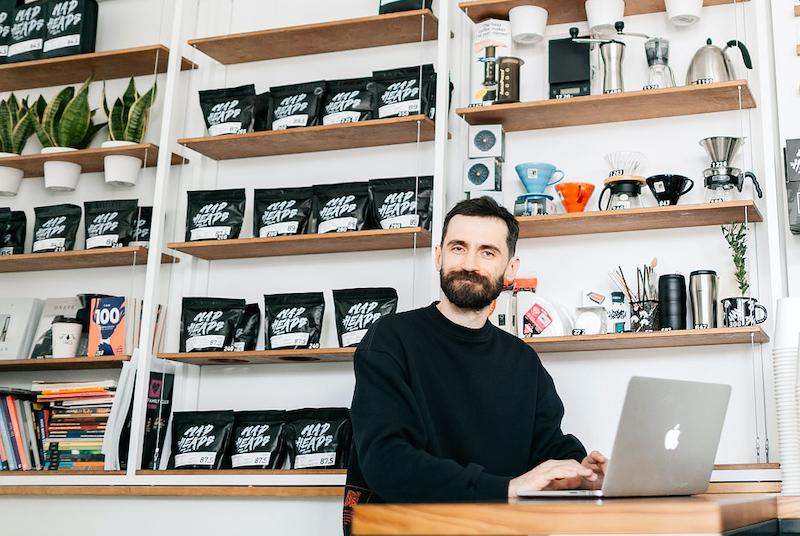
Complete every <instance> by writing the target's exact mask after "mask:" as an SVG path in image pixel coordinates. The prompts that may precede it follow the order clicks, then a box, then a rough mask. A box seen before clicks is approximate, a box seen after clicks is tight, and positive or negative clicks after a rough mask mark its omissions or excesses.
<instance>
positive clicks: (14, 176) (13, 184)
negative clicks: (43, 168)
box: [0, 153, 25, 197]
mask: <svg viewBox="0 0 800 536" xmlns="http://www.w3.org/2000/svg"><path fill="white" fill-rule="evenodd" d="M6 156H19V155H16V154H14V153H0V197H13V196H15V195H17V192H18V191H19V185H20V184H21V183H22V177H23V175H25V173H24V172H23V171H22V170H21V169H14V168H10V167H4V166H3V157H6Z"/></svg>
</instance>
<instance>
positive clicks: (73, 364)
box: [0, 355, 131, 474]
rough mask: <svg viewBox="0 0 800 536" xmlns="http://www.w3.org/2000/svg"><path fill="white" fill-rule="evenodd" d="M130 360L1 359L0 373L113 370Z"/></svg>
mask: <svg viewBox="0 0 800 536" xmlns="http://www.w3.org/2000/svg"><path fill="white" fill-rule="evenodd" d="M130 358H131V356H129V355H116V356H100V357H70V358H67V357H58V358H46V359H0V372H12V371H14V372H16V371H28V370H34V371H41V370H89V369H112V368H120V367H122V364H123V363H125V362H126V361H128V360H130ZM73 472H74V471H73ZM81 474H83V472H81Z"/></svg>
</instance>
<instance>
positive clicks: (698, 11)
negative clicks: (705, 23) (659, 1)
mask: <svg viewBox="0 0 800 536" xmlns="http://www.w3.org/2000/svg"><path fill="white" fill-rule="evenodd" d="M665 4H666V7H667V18H668V19H669V21H670V22H671V23H672V24H674V25H675V26H691V25H692V24H694V23H695V22H697V21H699V20H700V17H701V16H702V14H703V0H665Z"/></svg>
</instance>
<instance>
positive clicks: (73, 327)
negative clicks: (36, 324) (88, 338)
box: [50, 316, 83, 357]
mask: <svg viewBox="0 0 800 536" xmlns="http://www.w3.org/2000/svg"><path fill="white" fill-rule="evenodd" d="M50 329H51V330H52V334H53V357H75V356H76V355H77V353H78V343H79V342H80V339H81V332H82V331H83V323H82V322H81V321H80V320H78V319H77V318H67V317H65V316H57V317H55V318H54V319H53V323H52V324H51V326H50Z"/></svg>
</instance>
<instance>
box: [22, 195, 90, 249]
mask: <svg viewBox="0 0 800 536" xmlns="http://www.w3.org/2000/svg"><path fill="white" fill-rule="evenodd" d="M33 213H34V214H35V215H36V219H35V221H34V224H33V247H32V248H31V251H32V252H33V253H46V252H51V251H72V250H73V249H75V235H76V234H77V233H78V228H79V227H80V225H81V207H79V206H78V205H51V206H49V207H36V208H34V209H33Z"/></svg>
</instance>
